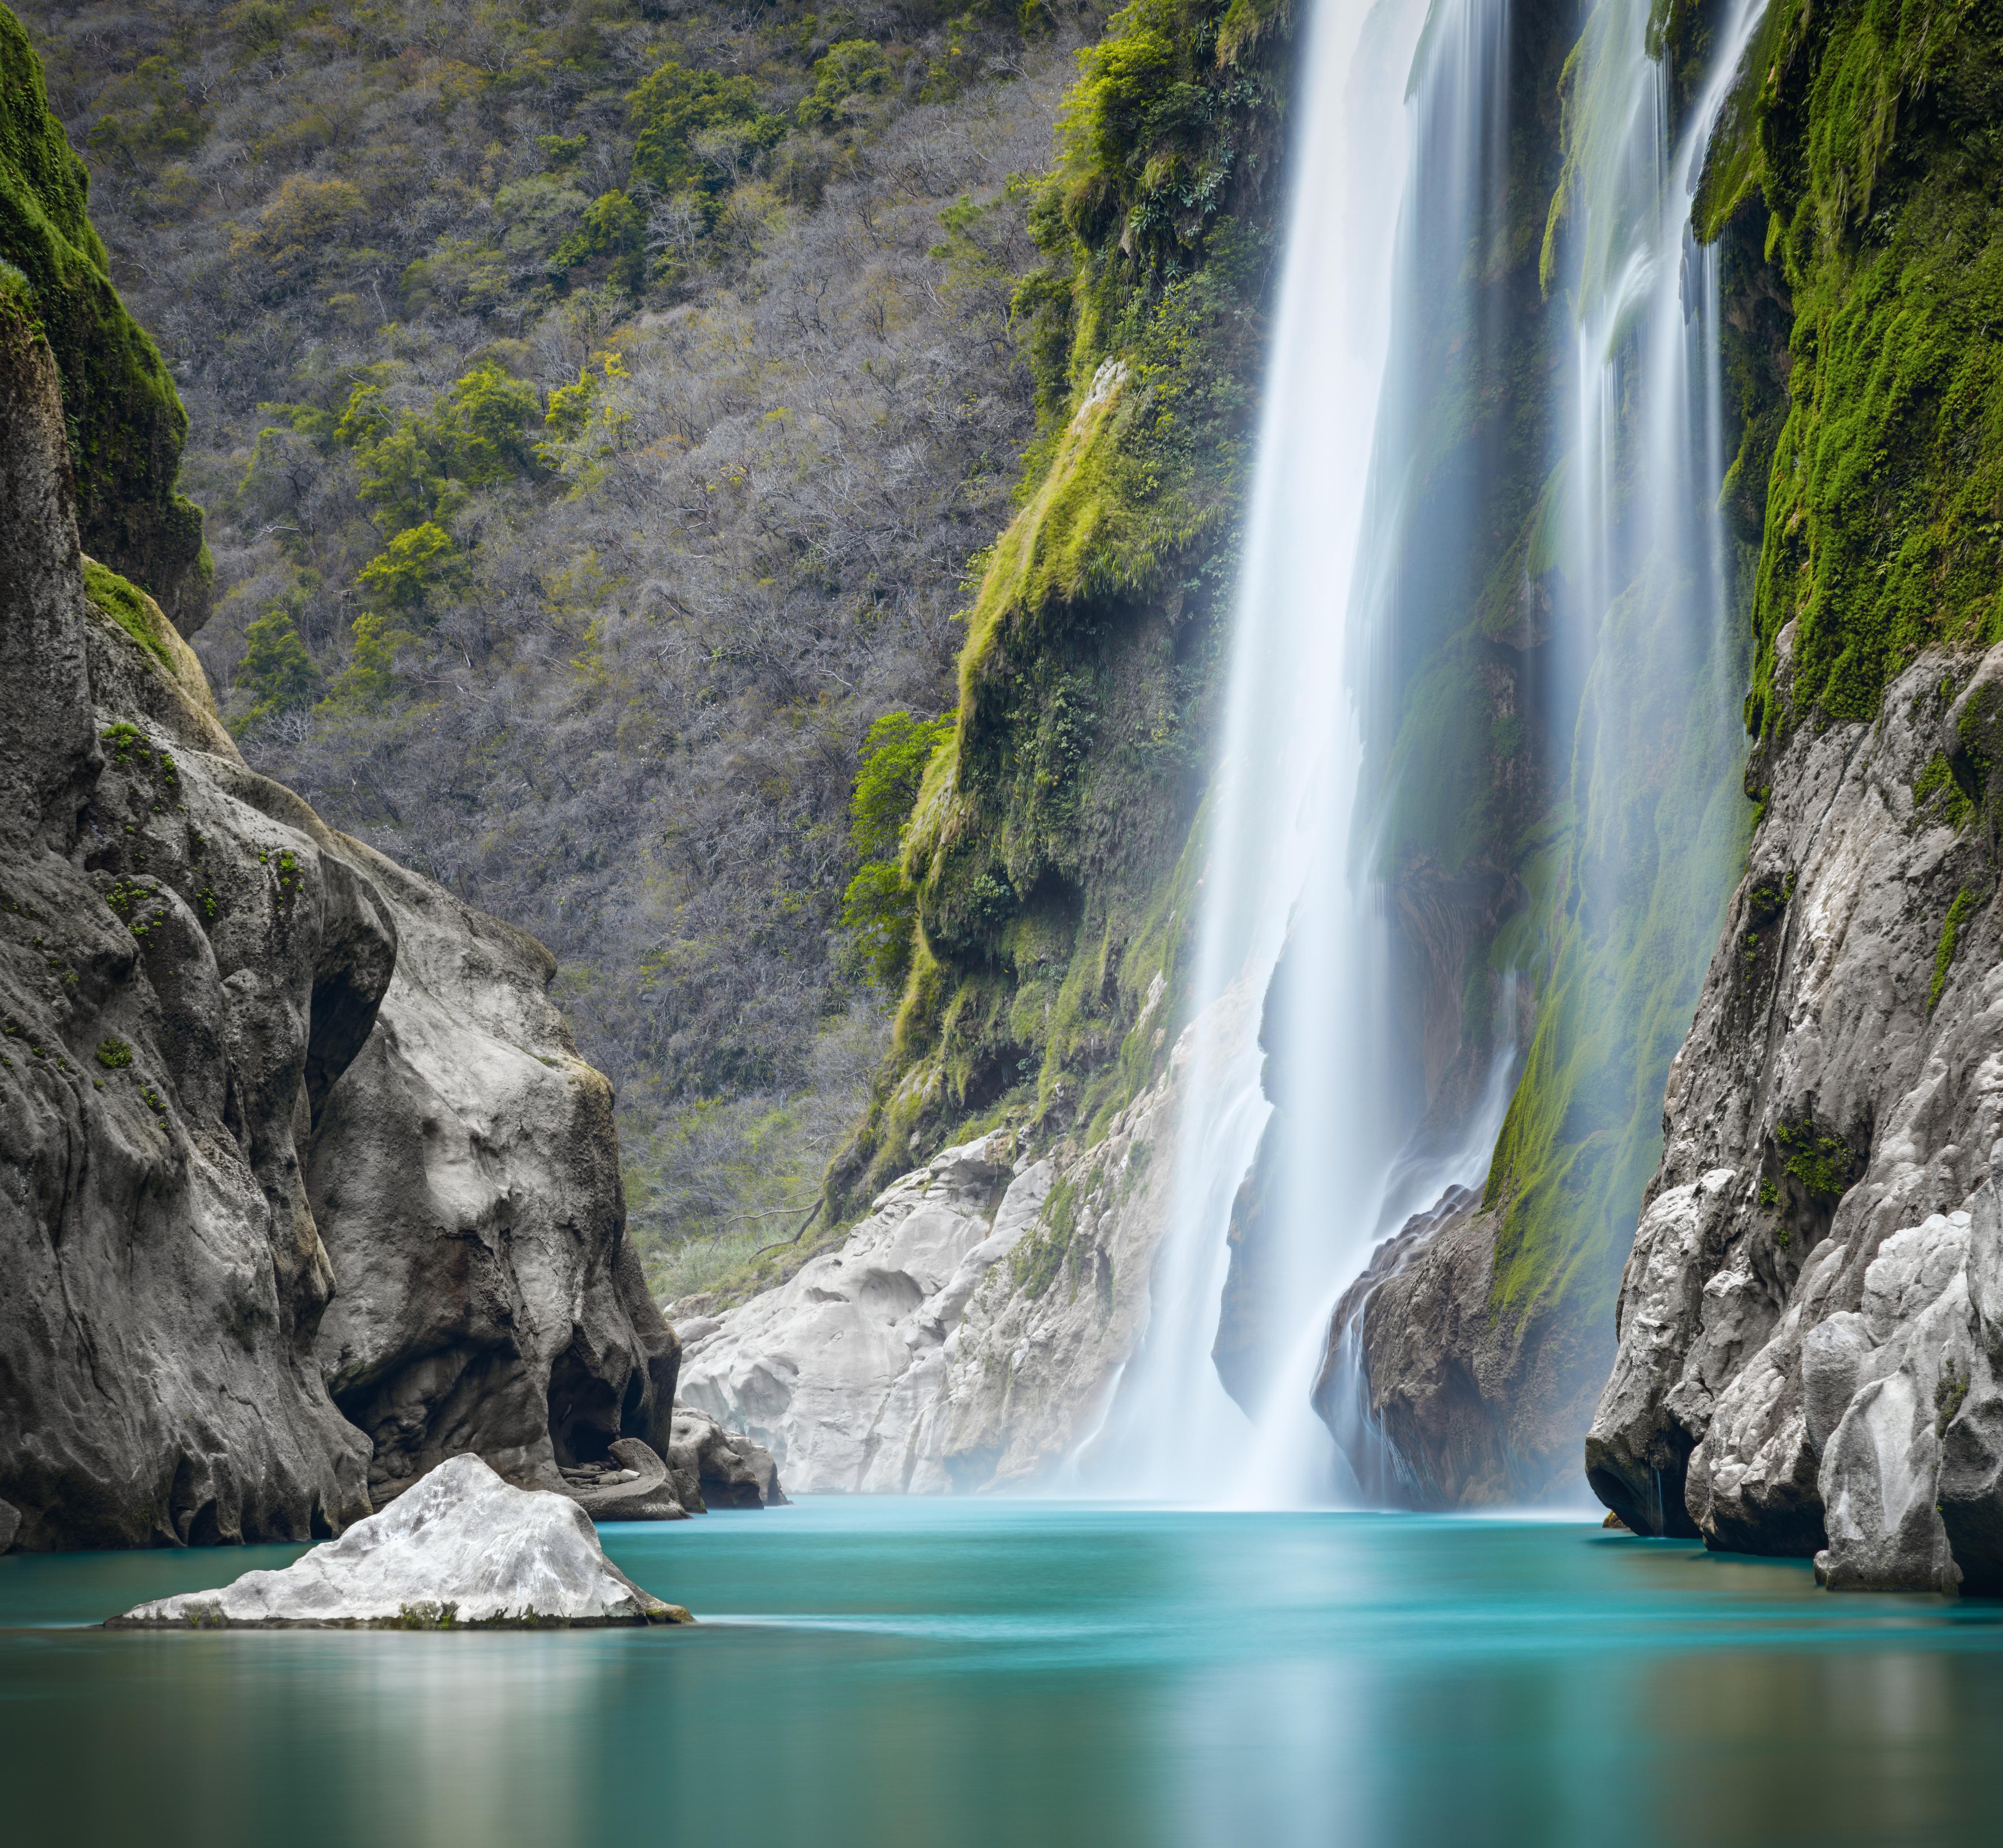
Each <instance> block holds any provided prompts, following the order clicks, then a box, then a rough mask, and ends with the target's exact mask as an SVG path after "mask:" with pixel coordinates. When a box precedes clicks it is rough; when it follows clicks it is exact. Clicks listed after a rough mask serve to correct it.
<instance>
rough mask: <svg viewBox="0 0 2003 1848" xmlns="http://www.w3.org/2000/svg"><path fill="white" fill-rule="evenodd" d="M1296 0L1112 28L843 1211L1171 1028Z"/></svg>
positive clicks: (1065, 151) (1077, 97)
mask: <svg viewBox="0 0 2003 1848" xmlns="http://www.w3.org/2000/svg"><path fill="white" fill-rule="evenodd" d="M1291 27H1292V17H1291V15H1290V13H1289V12H1288V9H1287V8H1286V7H1285V5H1253V4H1250V0H1231V3H1230V4H1229V5H1225V4H1221V3H1218V0H1137V3H1136V4H1135V5H1131V6H1129V7H1128V8H1127V9H1126V10H1125V11H1124V12H1121V13H1120V14H1119V15H1117V16H1116V17H1115V19H1113V22H1112V23H1111V26H1110V28H1109V30H1108V32H1107V34H1106V37H1105V39H1104V40H1103V41H1102V42H1101V43H1100V44H1099V45H1098V46H1097V47H1095V48H1093V49H1092V51H1089V52H1088V53H1085V54H1083V56H1082V60H1081V75H1080V79H1079V81H1078V86H1077V87H1076V89H1075V92H1074V93H1073V96H1072V98H1071V103H1070V106H1069V107H1068V111H1067V113H1066V115H1065V117H1064V122H1063V124H1062V127H1061V131H1060V149H1059V158H1058V160H1057V166H1056V168H1055V170H1054V172H1053V173H1052V174H1051V175H1050V177H1049V178H1048V179H1047V180H1046V181H1045V182H1044V183H1043V187H1042V188H1041V190H1040V192H1039V193H1038V194H1037V196H1036V200H1035V201H1034V204H1033V208H1032V211H1031V225H1032V228H1033V231H1034V233H1035V236H1036V240H1037V243H1038V245H1039V247H1040V250H1041V252H1042V253H1043V264H1042V265H1041V266H1040V267H1039V268H1037V269H1036V270H1035V271H1033V272H1032V273H1031V274H1029V275H1028V276H1027V277H1026V278H1024V279H1023V280H1022V282H1021V283H1020V284H1019V286H1018V288H1017V289H1016V292H1015V307H1014V321H1015V328H1016V330H1017V334H1018V336H1019V338H1020V339H1022V341H1023V342H1024V344H1025V346H1026V351H1027V352H1028V354H1029V358H1030V360H1031V362H1032V364H1033V365H1034V367H1035V369H1036V381H1037V390H1038V400H1039V407H1040V416H1041V421H1042V434H1041V435H1040V438H1039V439H1038V441H1037V442H1036V444H1035V445H1034V446H1033V448H1032V449H1031V450H1030V452H1029V456H1027V458H1026V466H1025V471H1024V477H1023V480H1022V486H1021V488H1020V490H1019V506H1020V512H1019V513H1018V515H1016V518H1015V521H1014V522H1013V523H1012V525H1011V526H1009V528H1008V530H1007V531H1006V532H1005V533H1004V534H1003V535H1002V536H1001V539H1000V540H999V542H998V544H997V545H996V546H995V548H994V550H993V552H992V554H991V556H989V557H987V558H985V559H984V560H981V561H977V572H976V574H975V575H974V576H972V577H971V578H970V589H971V590H972V592H973V602H972V605H971V607H970V610H968V612H967V617H966V621H967V641H966V645H965V648H964V650H963V654H962V656H961V659H960V708H959V713H958V717H957V721H956V725H955V727H954V729H953V732H952V733H951V734H950V735H949V736H947V737H946V739H944V740H943V741H942V743H941V744H940V746H939V749H938V750H937V751H936V753H935V755H934V756H933V758H932V761H931V763H930V764H929V765H928V768H927V770H926V772H925V777H924V781H923V783H922V784H921V787H920V789H919V791H918V797H917V802H916V806H915V809H914V811H913V814H912V817H911V822H910V824H909V826H908V827H907V830H906V831H905V834H904V849H903V861H902V872H903V876H904V879H906V881H907V882H908V886H909V888H910V889H911V894H912V896H913V898H914V907H915V913H916V927H915V940H914V948H913V953H912V957H911V968H910V973H909V976H908V979H907V983H906V986H905V988H904V994H903V997H902V1001H901V1004H900V1010H899V1013H898V1017H897V1033H896V1039H895V1045H894V1050H893V1059H892V1065H891V1070H890V1074H889V1075H888V1077H887V1078H886V1080H885V1081H883V1084H882V1085H880V1086H879V1092H878V1095H877V1097H876V1102H875V1103H874V1104H873V1106H872V1109H871V1111H870V1113H869V1118H868V1120H867V1121H866V1122H865V1124H864V1125H863V1126H862V1130H860V1132H859V1133H858V1136H857V1137H856V1139H855V1141H854V1143H853V1144H851V1148H849V1150H848V1151H847V1153H846V1154H845V1155H844V1156H843V1158H841V1161H839V1162H837V1165H836V1167H835V1169H834V1172H833V1174H832V1176H831V1177H830V1196H831V1200H832V1202H833V1203H834V1206H835V1207H836V1209H837V1212H839V1211H841V1210H844V1209H846V1208H848V1207H851V1205H853V1204H855V1203H860V1202H861V1201H862V1200H866V1199H867V1198H868V1197H869V1196H870V1195H871V1194H872V1193H874V1192H875V1191H876V1189H878V1188H879V1186H881V1185H882V1184H883V1182H884V1181H885V1180H886V1179H888V1178H889V1177H890V1176H893V1175H895V1174H897V1173H898V1172H901V1171H902V1170H904V1169H906V1168H908V1167H910V1166H911V1165H912V1164H913V1162H914V1160H915V1159H916V1158H918V1155H920V1154H921V1153H922V1152H924V1151H926V1150H928V1149H929V1148H935V1147H936V1146H938V1145H939V1144H940V1143H941V1142H942V1141H943V1140H944V1139H945V1138H946V1136H947V1135H948V1134H949V1133H951V1132H953V1130H955V1129H956V1127H959V1126H961V1125H963V1124H966V1123H968V1122H969V1120H975V1119H979V1120H990V1121H999V1120H1002V1119H1004V1118H1006V1119H1008V1120H1011V1121H1012V1122H1014V1123H1017V1124H1019V1125H1023V1126H1026V1125H1028V1124H1030V1123H1037V1124H1040V1125H1042V1126H1043V1127H1046V1128H1053V1127H1069V1126H1072V1125H1075V1126H1076V1127H1078V1129H1080V1130H1085V1131H1086V1132H1087V1133H1090V1132H1091V1131H1092V1130H1094V1129H1095V1128H1096V1127H1099V1126H1103V1123H1106V1122H1107V1121H1109V1120H1110V1118H1111V1116H1113V1113H1114V1112H1115V1111H1116V1110H1117V1109H1118V1107H1119V1106H1120V1104H1121V1103H1123V1102H1125V1101H1126V1100H1127V1099H1128V1098H1130V1097H1131V1096H1132V1095H1134V1093H1135V1092H1137V1091H1138V1089H1139V1088H1141V1085H1145V1083H1146V1082H1147V1081H1148V1080H1149V1079H1150V1078H1152V1076H1153V1075H1154V1074H1155V1072H1156V1071H1159V1068H1160V1066H1161V1064H1162V1061H1163V1060H1165V1059H1166V1048H1167V1046H1168V1043H1169V1040H1170V1039H1172V1037H1173V1029H1174V1026H1175V1025H1176V1022H1175V1021H1174V1020H1173V1018H1171V1015H1172V1014H1173V1006H1174V1002H1173V996H1174V995H1175V994H1176V993H1177V992H1179V990H1180V983H1179V980H1178V970H1179V967H1180V958H1181V957H1182V956H1183V954H1184V953H1185V951H1186V948H1187V944H1188V941H1189V936H1190V933H1189V932H1188V931H1187V928H1186V925H1187V921H1188V917H1187V914H1188V893H1189V890H1190V887H1191V886H1192V884H1193V882H1194V879H1195V877H1196V873H1195V870H1194V851H1193V849H1192V847H1191V833H1192V827H1193V825H1194V821H1195V818H1196V815H1197V805H1198V802H1199V801H1200V799H1201V790H1202V783H1203V777H1204V770H1205V760H1206V755H1207V742H1208V740H1207V735H1206V732H1207V725H1206V720H1207V715H1208V711H1209V705H1210V700H1211V692H1212V689H1213V686H1214V683H1215V679H1216V678H1217V676H1216V668H1217V665H1218V659H1219V655H1220V651H1221V648H1222V623H1223V619H1224V617H1225V615H1226V613H1227V609H1228V603H1229V593H1230V590H1231V587H1232V582H1233V580H1234V578H1235V574H1236V555H1237V546H1238V532H1239V505H1240V500H1241V497H1242V494H1243V487H1244V484H1245V480H1246V473H1247V470H1248V467H1249V464H1250V433H1251V421H1252V414H1253V406H1254V400H1255V398H1256V395H1257V386H1258V370H1259V365H1260V358H1261V354H1262V351H1263V340H1264V309H1265V306H1266V300H1267V289H1268V284H1269V280H1270V274H1271V255H1272V249H1273V239H1272V224H1273V215H1274V208H1275V206H1276V204H1277V203H1278V194H1279V186H1278V180H1279V166H1280V164H1281V162H1280V157H1281V152H1282V137H1283V130H1284V122H1285V96H1286V82H1287V76H1288V69H1289V63H1290V53H1291ZM1165 993H1166V995H1167V996H1168V997H1169V1000H1168V1001H1166V1004H1165V1003H1164V1001H1163V996H1164V994H1165Z"/></svg>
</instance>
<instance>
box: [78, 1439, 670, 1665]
mask: <svg viewBox="0 0 2003 1848" xmlns="http://www.w3.org/2000/svg"><path fill="white" fill-rule="evenodd" d="M688 1620H689V1618H688V1612H687V1611H685V1610H683V1609H682V1608H681V1607H680V1605H671V1604H666V1603H663V1602H662V1600H661V1599H659V1598H655V1597H654V1596H653V1595H652V1594H651V1593H649V1592H647V1591H642V1590H641V1588H639V1587H638V1585H636V1584H634V1582H633V1581H631V1579H630V1578H628V1577H627V1576H626V1575H625V1574H624V1573H623V1572H621V1571H620V1570H619V1569H618V1568H617V1567H616V1566H614V1565H613V1563H611V1561H610V1560H608V1559H606V1556H605V1552H604V1549H603V1547H601V1546H600V1545H599V1542H598V1535H597V1532H596V1529H595V1528H593V1525H592V1522H591V1518H590V1517H589V1515H588V1514H586V1513H585V1511H583V1510H582V1508H581V1507H579V1506H578V1505H577V1504H576V1503H575V1502H574V1501H572V1500H569V1499H568V1498H567V1497H564V1496H561V1495H554V1494H551V1493H547V1492H546V1491H544V1490H534V1489H518V1488H516V1487H514V1486H512V1485H511V1484H509V1483H505V1482H503V1481H502V1479H501V1478H500V1477H499V1476H497V1475H495V1472H493V1471H492V1470H491V1469H489V1468H488V1466H487V1465H486V1464H484V1463H483V1462H481V1460H480V1459H479V1458H477V1456H474V1455H471V1454H470V1453H468V1454H467V1455H463V1456H456V1457H451V1458H447V1459H446V1461H445V1462H442V1463H441V1464H439V1465H438V1467H437V1468H436V1469H433V1470H432V1471H431V1472H430V1473H429V1474H428V1475H427V1476H425V1477H424V1478H423V1479H422V1480H421V1481H420V1482H418V1483H416V1484H415V1485H414V1486H413V1487H411V1489H409V1490H407V1491H406V1492H405V1493H404V1494H403V1495H401V1496H400V1497H398V1498H397V1500H396V1501H395V1502H394V1503H393V1504H391V1506H390V1507H387V1508H386V1509H385V1510H384V1511H383V1512H382V1513H381V1514H375V1515H372V1516H370V1517H369V1518H368V1519H367V1520H365V1521H357V1522H356V1523H355V1525H354V1526H352V1527H351V1528H349V1529H348V1532H346V1533H344V1534H343V1535H341V1538H340V1539H338V1540H335V1541H333V1542H330V1543H329V1544H328V1545H327V1546H316V1547H315V1548H313V1550H312V1551H311V1552H309V1553H307V1554H306V1556H305V1557H304V1558H303V1559H302V1560H298V1561H297V1562H296V1563H294V1564H292V1565H291V1566H288V1567H285V1570H282V1571H278V1572H246V1573H245V1574H243V1577H241V1578H239V1579H236V1580H235V1581H232V1583H230V1584H227V1585H224V1586H222V1587H221V1588H218V1589H217V1590H215V1591H191V1592H187V1593H185V1594H184V1595H180V1596H179V1597H175V1598H159V1599H156V1600H155V1601H154V1602H152V1603H150V1604H142V1605H138V1606H137V1607H135V1609H132V1610H130V1611H128V1612H126V1613H125V1614H124V1616H123V1617H121V1618H114V1619H112V1623H113V1624H114V1626H117V1627H120V1628H131V1629H195V1630H205V1629H224V1628H236V1627H239V1626H245V1627H262V1628H276V1627H281V1626H306V1627H316V1626H319V1627H324V1626H337V1627H352V1628H358V1629H410V1628H420V1629H432V1628H446V1627H460V1626H473V1627H513V1626H520V1627H526V1628H540V1627H544V1626H597V1625H605V1624H640V1623H687V1621H688Z"/></svg>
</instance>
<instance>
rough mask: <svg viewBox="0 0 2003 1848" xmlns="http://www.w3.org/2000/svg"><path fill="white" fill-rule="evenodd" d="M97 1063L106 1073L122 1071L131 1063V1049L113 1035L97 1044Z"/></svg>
mask: <svg viewBox="0 0 2003 1848" xmlns="http://www.w3.org/2000/svg"><path fill="white" fill-rule="evenodd" d="M97 1062H98V1064H100V1065H102V1066H103V1067H104V1069H105V1070H106V1071H124V1069H125V1067H127V1066H128V1065H130V1064H131V1063H132V1049H131V1047H130V1046H128V1045H127V1044H126V1043H125V1042H124V1040H122V1039H119V1038H118V1037H117V1035H115V1034H114V1035H112V1036H110V1037H109V1038H107V1039H102V1040H100V1041H99V1042H98V1046H97Z"/></svg>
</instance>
